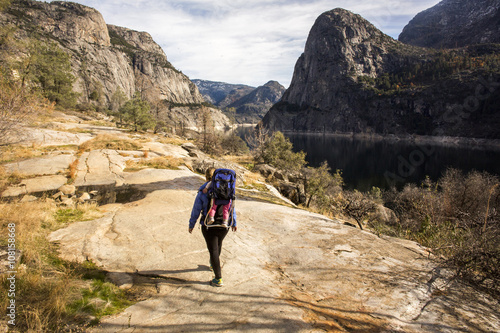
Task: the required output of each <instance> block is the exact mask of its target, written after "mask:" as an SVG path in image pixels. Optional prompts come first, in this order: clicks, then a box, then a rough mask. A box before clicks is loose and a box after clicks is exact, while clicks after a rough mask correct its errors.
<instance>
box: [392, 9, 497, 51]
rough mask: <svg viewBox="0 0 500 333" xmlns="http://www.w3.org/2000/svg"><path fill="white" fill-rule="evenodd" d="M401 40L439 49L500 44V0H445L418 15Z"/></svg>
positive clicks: (402, 34) (404, 30)
mask: <svg viewBox="0 0 500 333" xmlns="http://www.w3.org/2000/svg"><path fill="white" fill-rule="evenodd" d="M399 40H400V41H401V42H403V43H407V44H411V45H416V46H423V47H433V48H437V49H439V48H456V47H463V46H467V45H472V44H480V43H500V1H498V0H474V1H470V0H443V1H441V2H440V3H438V4H437V5H435V6H434V7H432V8H429V9H427V10H424V11H423V12H421V13H419V14H417V16H415V18H413V20H411V21H410V23H409V24H408V25H407V26H406V27H405V28H404V29H403V32H402V33H401V34H400V35H399Z"/></svg>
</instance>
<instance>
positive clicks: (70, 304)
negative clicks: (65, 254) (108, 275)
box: [0, 200, 130, 332]
mask: <svg viewBox="0 0 500 333" xmlns="http://www.w3.org/2000/svg"><path fill="white" fill-rule="evenodd" d="M100 216H102V213H101V212H100V211H99V210H98V209H97V207H96V205H95V204H84V205H80V206H78V207H77V208H75V209H60V208H58V207H57V206H56V205H55V203H54V202H52V201H50V200H48V201H39V202H32V203H2V204H0V228H1V230H2V232H7V225H8V224H9V223H14V224H15V236H16V239H15V240H16V242H15V244H16V248H17V249H19V250H21V251H22V258H21V263H20V265H19V266H18V267H17V274H16V295H19V296H18V297H16V326H15V329H16V330H14V331H18V332H60V331H64V330H65V329H66V328H67V327H68V326H67V325H68V324H71V327H72V328H73V329H75V331H78V332H81V331H84V330H83V327H80V328H79V330H77V329H76V328H77V327H76V325H75V322H77V321H81V322H82V323H89V322H90V321H91V320H92V317H91V316H94V317H95V316H97V317H100V315H99V313H101V314H104V311H109V309H92V310H91V311H90V310H89V309H83V308H81V307H79V306H78V304H80V302H81V300H82V299H84V296H83V295H84V294H85V293H86V291H87V290H88V289H89V288H90V285H91V282H90V281H88V282H87V281H83V280H82V279H84V278H91V279H93V281H94V282H92V284H94V283H96V281H98V282H97V283H96V285H97V286H98V288H100V289H103V288H104V287H105V288H106V289H107V290H108V293H107V296H106V297H108V296H109V297H117V298H118V299H119V300H121V302H118V303H119V305H117V306H112V309H113V310H116V309H118V307H120V309H121V308H123V305H124V304H127V305H128V304H130V302H128V301H127V300H126V299H124V296H125V295H124V294H123V293H122V292H121V291H119V290H117V289H116V287H114V286H110V285H106V283H105V282H104V276H103V274H102V272H101V271H100V270H98V269H97V268H96V267H93V266H92V265H88V264H84V265H82V264H76V263H68V262H65V261H62V260H60V259H59V258H58V256H57V251H56V247H55V246H54V245H53V244H51V243H49V242H48V240H47V235H48V234H49V233H50V232H51V231H53V230H56V229H58V228H60V227H63V226H65V225H67V224H68V223H72V222H74V221H76V220H87V219H94V218H98V217H100ZM1 243H2V244H0V245H4V246H5V245H6V240H4V238H3V237H2V241H1ZM99 274H100V275H99ZM85 276H87V277H85ZM6 277H7V276H5V275H4V276H3V277H2V278H1V281H0V282H1V284H0V285H1V287H0V311H1V312H2V313H6V310H7V309H6V307H7V304H8V301H9V298H8V295H7V292H6V290H7V286H8V281H7V280H6ZM82 288H83V289H82ZM92 288H93V289H95V288H97V287H92ZM118 303H117V304H118ZM103 304H106V302H103ZM89 311H90V312H89Z"/></svg>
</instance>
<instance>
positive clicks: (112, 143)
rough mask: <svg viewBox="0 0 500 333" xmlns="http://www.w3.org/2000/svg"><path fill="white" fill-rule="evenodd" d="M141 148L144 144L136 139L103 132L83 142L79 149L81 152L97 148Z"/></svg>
mask: <svg viewBox="0 0 500 333" xmlns="http://www.w3.org/2000/svg"><path fill="white" fill-rule="evenodd" d="M141 148H142V146H141V145H140V144H138V143H137V142H136V141H133V140H130V139H124V138H121V137H118V136H114V135H110V134H102V135H98V136H97V137H95V138H94V139H92V140H89V141H87V142H84V143H83V144H81V145H80V149H79V150H80V152H84V151H91V150H95V149H114V150H139V149H141Z"/></svg>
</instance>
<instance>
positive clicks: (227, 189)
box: [206, 169, 236, 227]
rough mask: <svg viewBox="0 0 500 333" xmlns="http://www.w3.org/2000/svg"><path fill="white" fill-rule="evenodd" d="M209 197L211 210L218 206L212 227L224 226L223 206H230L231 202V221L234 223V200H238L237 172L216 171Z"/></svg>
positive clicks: (228, 170) (229, 170)
mask: <svg viewBox="0 0 500 333" xmlns="http://www.w3.org/2000/svg"><path fill="white" fill-rule="evenodd" d="M208 197H209V198H210V199H211V200H210V201H211V204H210V209H211V207H212V206H213V205H217V211H216V214H215V221H214V223H212V224H211V225H210V226H213V227H216V226H219V227H220V226H221V225H222V206H224V205H227V204H229V202H231V208H230V210H229V219H230V221H232V218H233V209H234V199H236V172H235V171H234V170H231V169H216V170H215V171H214V174H213V176H212V183H211V185H210V188H209V189H208ZM206 225H207V224H206ZM229 225H231V223H230V224H229ZM207 226H208V225H207Z"/></svg>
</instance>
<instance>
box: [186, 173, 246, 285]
mask: <svg viewBox="0 0 500 333" xmlns="http://www.w3.org/2000/svg"><path fill="white" fill-rule="evenodd" d="M214 171H215V168H208V169H207V170H206V172H205V178H206V183H204V184H203V185H202V186H201V187H200V188H199V189H198V194H197V195H196V199H195V201H194V205H193V209H192V211H191V218H190V219H189V233H192V232H193V229H194V226H195V225H196V221H197V220H198V217H199V216H200V214H201V219H200V224H201V232H202V233H203V237H204V238H205V242H206V243H207V248H208V252H209V253H210V265H211V267H212V269H213V271H214V274H215V278H214V279H213V280H212V281H211V282H210V284H211V285H212V286H215V287H222V286H223V285H224V284H223V282H222V270H221V267H220V254H221V251H222V241H223V240H224V237H226V235H227V233H228V231H229V228H225V227H211V228H209V227H207V226H206V224H205V220H206V217H207V214H208V212H209V209H210V198H209V196H208V193H206V191H205V192H204V191H203V190H204V189H205V187H206V186H207V184H208V183H209V182H210V181H211V180H212V176H213V174H214ZM228 227H231V229H232V230H233V231H236V230H237V228H236V213H235V211H234V209H233V211H232V218H230V219H229V223H228Z"/></svg>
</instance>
